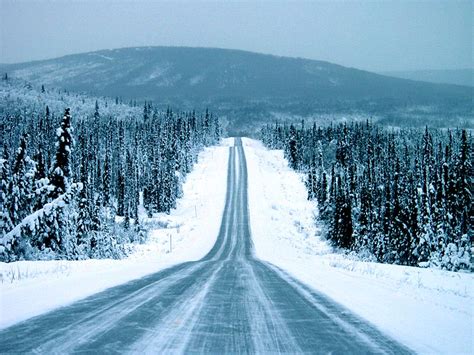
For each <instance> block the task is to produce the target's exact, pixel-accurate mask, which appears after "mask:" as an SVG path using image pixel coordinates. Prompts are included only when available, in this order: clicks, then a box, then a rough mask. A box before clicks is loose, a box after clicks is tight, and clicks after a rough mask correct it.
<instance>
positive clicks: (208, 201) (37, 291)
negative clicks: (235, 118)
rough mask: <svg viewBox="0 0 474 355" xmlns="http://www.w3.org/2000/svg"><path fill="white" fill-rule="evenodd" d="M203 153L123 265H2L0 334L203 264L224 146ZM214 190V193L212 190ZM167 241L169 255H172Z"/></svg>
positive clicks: (222, 177)
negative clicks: (173, 203) (177, 268)
mask: <svg viewBox="0 0 474 355" xmlns="http://www.w3.org/2000/svg"><path fill="white" fill-rule="evenodd" d="M229 145H233V139H225V140H223V141H222V143H221V145H219V146H217V147H210V148H206V149H205V150H204V151H203V152H201V154H200V155H199V161H198V163H197V164H196V165H195V166H194V169H193V171H192V172H191V173H190V174H189V175H188V176H187V180H186V182H185V184H184V185H183V192H184V195H183V198H181V199H180V200H179V201H178V205H177V208H176V209H175V210H173V211H172V212H171V214H170V215H166V214H158V215H156V216H154V218H152V219H151V220H150V221H148V222H146V223H149V224H151V225H154V226H155V227H154V229H153V230H151V231H150V237H149V240H148V242H147V243H146V244H144V245H139V246H137V247H136V249H135V252H134V253H133V254H132V255H130V256H129V257H128V258H126V259H123V260H110V259H104V260H81V261H65V260H53V261H20V262H14V263H0V272H1V273H0V329H2V328H5V327H8V326H10V325H12V324H15V323H17V322H20V321H22V320H25V319H28V318H30V317H33V316H36V315H39V314H42V313H44V312H47V311H49V310H52V309H55V308H57V307H61V306H65V305H67V304H70V303H73V302H75V301H78V300H80V299H83V298H85V297H87V296H90V295H92V294H94V293H97V292H100V291H103V290H105V289H107V288H109V287H113V286H116V285H119V284H122V283H125V282H127V281H130V280H133V279H136V278H140V277H143V276H145V275H147V274H150V273H153V272H156V271H159V270H162V269H164V268H166V267H170V266H172V265H175V264H178V263H181V262H184V261H190V260H198V259H200V258H202V257H203V256H204V255H205V254H206V253H207V252H208V251H209V250H210V249H211V248H212V246H213V245H214V243H215V241H216V238H217V235H218V231H219V227H220V222H221V217H222V211H223V209H224V203H225V193H226V187H227V186H226V181H227V169H226V166H227V159H228V146H229ZM211 187H212V188H211ZM170 236H171V238H172V251H171V253H170V250H169V248H170V245H169V241H170Z"/></svg>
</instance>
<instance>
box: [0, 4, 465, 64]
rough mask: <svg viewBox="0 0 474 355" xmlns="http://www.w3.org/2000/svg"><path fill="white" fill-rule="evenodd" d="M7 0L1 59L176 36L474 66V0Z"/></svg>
mask: <svg viewBox="0 0 474 355" xmlns="http://www.w3.org/2000/svg"><path fill="white" fill-rule="evenodd" d="M0 2H1V5H0V30H1V33H0V46H1V48H0V50H1V51H0V62H3V63H12V62H22V61H29V60H34V59H45V58H53V57H58V56H62V55H65V54H72V53H80V52H87V51H93V50H99V49H107V48H109V49H112V48H119V47H133V46H149V45H150V46H153V45H173V46H193V47H201V46H203V47H221V48H236V49H245V50H250V51H255V52H263V53H271V54H277V55H285V56H297V57H305V58H311V59H320V60H326V61H329V62H333V63H337V64H342V65H345V66H350V67H356V68H361V69H367V70H372V71H383V70H410V69H456V68H467V67H473V44H472V42H473V3H472V1H456V0H447V1H306V2H302V1H247V2H243V1H232V2H231V1H223V0H221V1H205V2H199V1H177V0H176V1H167V2H163V1H146V0H135V1H117V0H115V1H110V0H107V1H73V0H69V1H58V0H56V1H31V0H30V1H22V0H13V1H9V0H8V1H7V0H0Z"/></svg>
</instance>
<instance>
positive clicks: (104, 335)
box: [0, 138, 410, 354]
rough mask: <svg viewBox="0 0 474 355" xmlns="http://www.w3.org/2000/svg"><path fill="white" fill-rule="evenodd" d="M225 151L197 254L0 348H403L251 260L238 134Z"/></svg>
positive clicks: (41, 322)
mask: <svg viewBox="0 0 474 355" xmlns="http://www.w3.org/2000/svg"><path fill="white" fill-rule="evenodd" d="M229 150H230V151H229V154H230V155H229V166H228V174H227V196H226V205H225V209H224V212H223V217H222V224H221V228H220V231H219V235H218V238H217V242H216V244H215V245H214V246H213V248H212V249H211V251H210V252H209V253H208V254H207V255H206V256H205V257H204V258H203V259H201V260H199V261H194V262H187V263H183V264H180V265H177V266H174V267H172V268H169V269H166V270H164V271H161V272H158V273H156V274H152V275H150V276H147V277H144V278H142V279H138V280H135V281H132V282H129V283H127V284H124V285H121V286H117V287H114V288H111V289H109V290H106V291H104V292H102V293H99V294H96V295H94V296H91V297H89V298H86V299H84V300H82V301H79V302H77V303H75V304H72V305H70V306H67V307H64V308H60V309H57V310H55V311H52V312H50V313H47V314H45V315H41V316H38V317H35V318H32V319H30V320H27V321H24V322H22V323H19V324H17V325H14V326H12V327H10V328H7V329H4V330H3V331H1V332H0V344H1V346H0V348H1V352H2V353H25V352H38V353H44V354H51V353H61V354H62V353H127V352H131V353H154V354H159V353H163V352H168V353H169V352H171V353H175V352H177V353H181V352H184V353H220V354H222V353H299V352H310V353H339V354H347V353H364V354H367V353H396V354H402V353H409V352H410V350H409V349H407V348H405V347H404V346H402V345H400V344H398V343H397V342H395V341H394V340H392V339H390V338H388V337H387V336H385V335H384V334H382V333H381V332H379V331H378V330H377V329H375V328H374V327H372V326H371V325H369V324H367V323H366V322H364V321H362V320H361V319H359V318H357V317H356V316H354V315H352V314H351V313H350V312H349V311H348V310H346V309H344V308H343V307H341V306H339V305H337V304H336V303H334V302H332V301H331V300H330V299H328V298H327V297H325V296H323V295H321V294H318V293H316V292H315V291H313V290H311V289H309V288H307V287H306V286H304V285H302V284H301V283H299V282H298V281H296V280H295V279H293V278H291V277H290V276H288V275H287V274H285V273H284V272H282V271H280V270H279V269H277V268H276V267H274V266H272V265H270V264H268V263H265V262H262V261H259V260H257V259H256V258H255V257H254V256H253V248H252V241H251V237H250V228H249V212H248V203H247V165H246V160H245V154H244V150H243V147H242V143H241V140H240V139H238V138H237V139H236V140H235V146H234V147H230V148H229ZM209 188H212V186H210V187H209ZM190 247H192V246H190ZM347 292H350V290H347Z"/></svg>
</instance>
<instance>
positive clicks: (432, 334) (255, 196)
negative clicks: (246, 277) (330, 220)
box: [243, 139, 474, 354]
mask: <svg viewBox="0 0 474 355" xmlns="http://www.w3.org/2000/svg"><path fill="white" fill-rule="evenodd" d="M243 144H244V149H245V153H246V157H247V164H248V179H249V183H248V186H249V210H250V219H251V230H252V238H253V242H254V245H255V252H256V256H257V257H258V258H260V259H263V260H266V261H268V262H270V263H272V264H273V265H276V266H278V267H279V268H281V269H283V270H285V271H286V272H288V273H289V274H290V275H291V276H293V277H295V278H296V279H298V280H300V281H301V282H303V283H304V284H306V285H308V286H310V287H312V288H313V289H316V290H318V291H320V292H322V293H324V294H326V295H327V296H329V297H331V298H332V299H334V300H335V301H336V302H338V303H340V304H341V305H343V306H345V307H347V308H349V309H351V310H352V311H353V312H354V313H356V314H357V315H359V316H360V317H362V318H365V319H366V320H368V321H369V322H371V323H372V324H374V325H375V326H376V327H378V328H379V329H381V330H382V331H383V332H385V333H386V334H388V335H390V336H391V337H393V338H394V339H397V340H398V341H400V342H402V343H403V344H406V345H407V346H408V347H410V348H411V349H413V350H415V351H416V352H419V353H429V354H432V353H444V354H447V353H449V354H464V353H465V354H472V353H473V350H474V345H473V339H474V335H473V308H474V292H473V285H474V282H473V281H474V275H473V274H467V273H454V272H447V271H442V270H436V269H421V268H413V267H405V266H397V265H387V264H378V263H373V262H364V261H360V260H358V259H356V258H351V257H348V256H345V255H343V254H341V253H337V252H335V251H334V250H333V249H332V248H331V247H330V246H329V245H328V244H327V243H326V242H325V241H324V240H322V239H321V238H320V234H321V233H320V230H319V228H318V227H317V226H316V225H315V223H314V221H315V217H317V216H315V215H314V213H315V211H316V205H315V204H314V203H313V202H310V201H307V199H306V196H307V193H306V189H305V186H304V183H303V176H302V175H301V174H297V173H295V172H294V171H292V170H291V169H290V168H289V167H288V165H287V162H286V160H285V159H284V158H283V152H282V151H274V150H273V151H272V150H268V149H266V148H264V147H263V146H262V145H261V143H260V142H258V141H254V140H250V139H243Z"/></svg>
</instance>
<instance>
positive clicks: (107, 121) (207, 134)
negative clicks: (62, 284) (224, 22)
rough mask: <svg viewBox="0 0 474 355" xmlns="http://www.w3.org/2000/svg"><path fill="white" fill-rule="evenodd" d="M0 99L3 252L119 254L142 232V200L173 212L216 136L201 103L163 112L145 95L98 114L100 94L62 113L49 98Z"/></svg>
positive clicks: (14, 256)
mask: <svg viewBox="0 0 474 355" xmlns="http://www.w3.org/2000/svg"><path fill="white" fill-rule="evenodd" d="M40 95H41V94H40ZM6 101H8V103H9V104H8V105H7V106H8V107H7V108H6V107H5V106H4V107H2V112H3V113H2V117H1V120H2V122H1V124H2V133H1V134H2V135H1V137H2V143H3V152H2V159H1V160H0V169H1V185H0V198H1V201H0V202H1V203H0V213H1V216H0V217H1V220H0V233H1V234H0V261H15V260H21V259H50V258H54V259H58V258H65V259H83V258H104V257H112V258H119V257H122V256H124V255H125V254H126V253H127V250H128V249H127V248H128V246H129V245H130V243H134V242H137V243H139V242H143V241H144V240H145V238H146V231H145V229H144V226H143V223H142V221H141V218H140V210H139V209H140V208H144V210H142V212H146V213H147V214H148V215H149V216H151V215H152V214H153V213H155V212H166V213H169V212H170V210H171V209H172V208H174V207H175V206H176V200H177V199H178V198H179V197H180V196H181V193H182V192H181V187H182V183H183V181H184V179H185V176H186V175H187V174H188V173H189V172H190V171H191V169H192V166H193V164H194V163H195V162H196V160H197V155H198V153H199V151H200V150H201V149H202V148H203V147H205V146H208V145H211V144H216V143H217V142H218V141H219V139H220V126H219V121H218V119H217V117H215V116H213V115H212V114H210V113H209V112H207V111H206V112H205V113H204V114H200V115H197V114H196V113H195V112H187V113H184V112H183V113H181V112H180V113H174V112H172V111H171V110H170V109H168V110H167V111H166V112H162V111H158V110H157V109H156V108H154V107H153V106H152V105H151V104H150V103H146V104H145V105H144V107H143V109H142V110H140V111H138V110H135V111H130V112H132V113H133V112H135V113H136V114H135V115H133V114H132V115H128V116H126V117H124V116H123V114H117V116H118V117H117V116H114V115H112V114H110V112H113V110H111V109H110V107H108V109H107V112H108V113H109V114H107V115H102V114H101V107H100V106H99V104H98V103H97V102H96V104H95V108H94V106H92V107H91V108H90V109H89V110H90V111H89V112H91V114H89V115H82V116H80V117H74V116H73V112H71V111H70V110H69V109H66V110H65V111H64V114H63V115H62V117H61V116H58V115H56V114H55V113H53V112H51V111H50V110H49V107H48V106H46V107H44V108H43V112H36V111H35V110H36V109H37V107H36V108H34V109H32V108H31V107H30V108H24V107H23V108H15V107H14V106H13V105H11V103H12V102H15V101H16V100H15V99H12V100H10V99H9V100H3V102H6ZM26 101H28V100H26ZM18 102H22V103H24V102H25V100H24V101H21V100H18ZM76 104H77V103H76ZM79 105H80V104H79ZM110 105H113V104H110ZM120 107H121V106H117V110H118V109H120ZM82 110H83V111H85V110H86V109H85V108H82ZM8 112H10V113H8ZM25 113H26V115H25ZM141 206H143V207H141ZM142 217H143V216H142Z"/></svg>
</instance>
